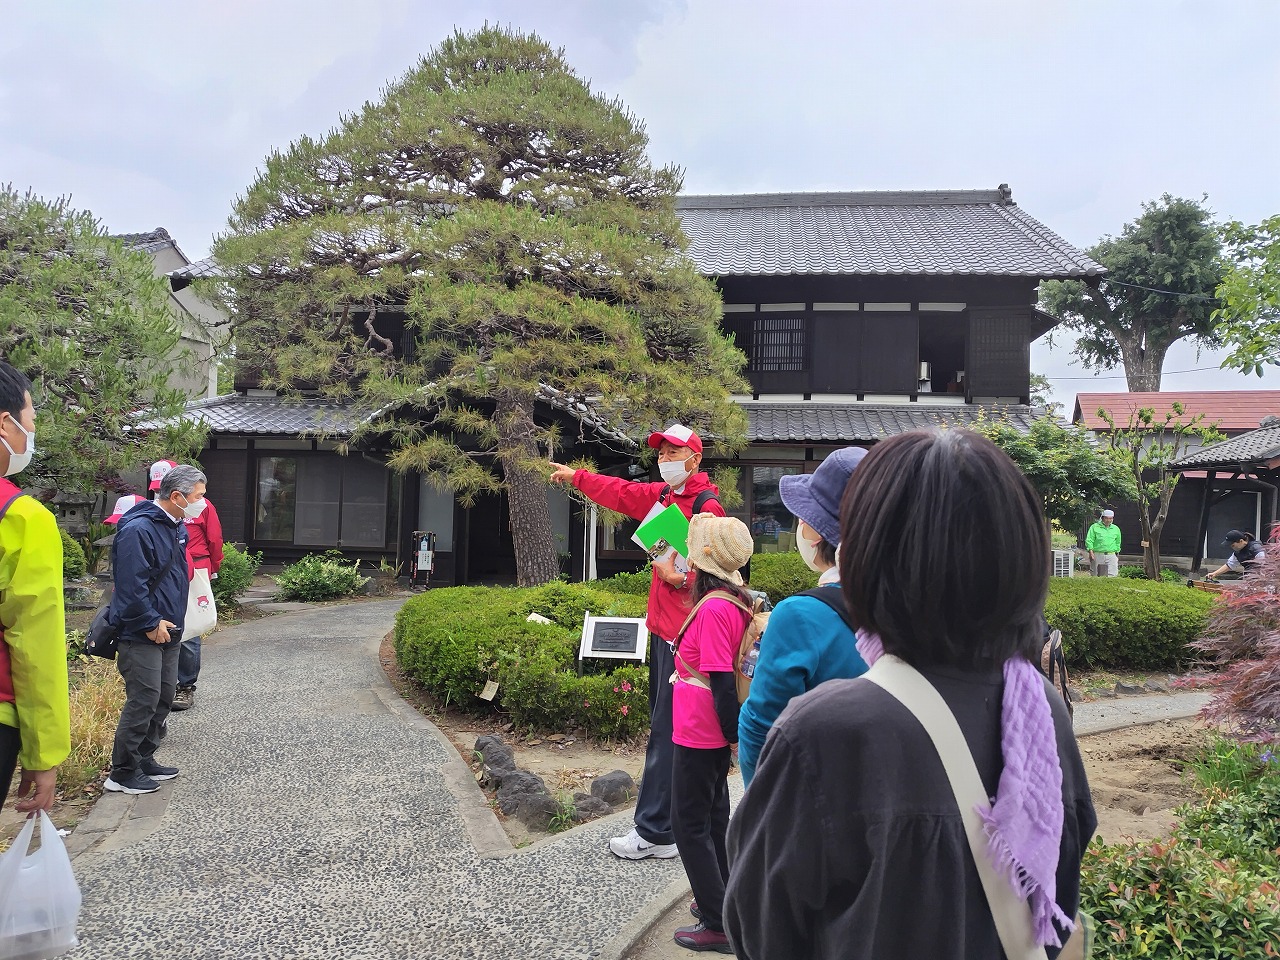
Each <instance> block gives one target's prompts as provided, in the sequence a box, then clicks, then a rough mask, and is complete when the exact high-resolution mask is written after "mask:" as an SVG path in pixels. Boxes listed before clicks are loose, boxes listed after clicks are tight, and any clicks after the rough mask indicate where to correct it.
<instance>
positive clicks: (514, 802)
mask: <svg viewBox="0 0 1280 960" xmlns="http://www.w3.org/2000/svg"><path fill="white" fill-rule="evenodd" d="M537 796H545V797H547V798H548V799H551V792H550V791H549V790H547V785H546V784H545V783H543V782H542V778H541V777H539V776H537V775H535V774H532V773H530V772H529V771H527V770H517V771H515V772H514V773H510V774H506V775H504V776H503V778H502V785H501V786H499V787H498V809H499V810H501V811H502V812H503V813H504V814H506V815H507V816H511V815H512V814H514V813H515V812H516V811H517V810H519V809H520V807H521V805H522V804H524V803H525V802H526V801H528V800H529V799H530V798H531V797H537ZM552 802H553V803H554V801H552Z"/></svg>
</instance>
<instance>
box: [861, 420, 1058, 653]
mask: <svg viewBox="0 0 1280 960" xmlns="http://www.w3.org/2000/svg"><path fill="white" fill-rule="evenodd" d="M840 543H841V549H840V582H841V588H842V589H843V591H844V596H845V601H846V602H847V603H848V606H849V611H850V613H851V614H852V616H853V620H854V622H855V623H857V624H858V625H859V626H860V627H862V628H865V629H867V630H871V631H874V632H875V633H877V634H879V635H880V639H881V640H882V641H883V643H884V649H885V652H886V653H892V654H895V655H897V656H899V657H901V658H902V659H903V660H906V661H907V662H908V663H910V664H912V665H913V666H916V667H930V666H951V667H961V668H966V669H981V668H984V667H992V666H997V665H1000V664H1003V663H1004V662H1005V661H1006V660H1008V659H1010V658H1011V657H1013V656H1015V655H1017V654H1022V655H1023V656H1026V657H1028V658H1029V659H1035V658H1036V657H1038V655H1039V649H1040V646H1041V644H1042V642H1043V632H1044V625H1043V621H1042V619H1041V618H1042V613H1043V610H1044V601H1045V594H1046V593H1047V591H1048V589H1049V569H1050V562H1049V547H1050V544H1049V530H1048V525H1047V524H1046V522H1045V520H1044V516H1043V514H1042V512H1041V505H1040V498H1039V496H1037V494H1036V492H1035V489H1034V488H1033V487H1032V486H1031V484H1030V483H1029V482H1028V481H1027V479H1026V477H1024V476H1023V475H1022V472H1021V471H1020V470H1019V469H1018V468H1017V466H1015V465H1014V463H1013V461H1012V460H1010V459H1009V457H1008V456H1006V455H1005V454H1004V453H1003V452H1002V451H1001V450H1000V449H998V448H997V447H996V446H995V444H993V443H992V442H991V441H990V440H987V439H986V438H985V437H982V436H979V435H978V434H976V433H972V432H970V431H968V430H950V429H949V430H920V431H912V432H910V433H903V434H899V435H898V436H896V437H892V438H890V439H888V440H884V441H881V442H880V443H877V444H876V445H875V446H874V447H873V448H872V449H871V452H870V453H869V454H868V455H867V457H866V459H865V460H863V461H862V463H861V464H860V465H859V467H858V469H857V470H855V471H854V473H853V476H852V478H851V479H850V481H849V485H848V486H847V487H846V488H845V492H844V498H843V500H842V501H841V504H840Z"/></svg>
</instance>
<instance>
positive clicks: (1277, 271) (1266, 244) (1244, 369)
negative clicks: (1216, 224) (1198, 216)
mask: <svg viewBox="0 0 1280 960" xmlns="http://www.w3.org/2000/svg"><path fill="white" fill-rule="evenodd" d="M1223 240H1224V243H1225V246H1226V253H1227V262H1228V267H1227V272H1226V275H1225V276H1224V277H1223V278H1222V284H1221V285H1220V286H1219V287H1218V299H1219V300H1220V301H1221V306H1220V307H1219V308H1218V310H1216V311H1215V312H1214V316H1215V318H1216V319H1217V320H1218V321H1219V323H1220V326H1221V331H1222V339H1223V342H1224V343H1225V344H1226V345H1227V347H1229V348H1230V350H1231V352H1230V353H1229V354H1228V355H1227V359H1226V360H1224V361H1223V362H1222V365H1223V366H1224V367H1226V368H1228V369H1232V370H1239V371H1240V372H1241V373H1256V374H1257V375H1258V376H1262V371H1263V369H1264V368H1266V367H1269V366H1272V367H1274V366H1280V216H1275V217H1271V218H1270V219H1268V220H1263V221H1262V222H1261V223H1259V224H1257V225H1255V226H1245V225H1244V224H1243V223H1240V222H1239V221H1233V222H1231V223H1229V224H1227V225H1226V226H1225V227H1224V228H1223Z"/></svg>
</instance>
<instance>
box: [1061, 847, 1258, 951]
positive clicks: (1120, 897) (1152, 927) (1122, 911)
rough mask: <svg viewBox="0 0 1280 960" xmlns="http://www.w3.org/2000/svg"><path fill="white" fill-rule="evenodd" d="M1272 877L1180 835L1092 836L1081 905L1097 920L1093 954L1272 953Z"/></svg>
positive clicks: (1085, 861)
mask: <svg viewBox="0 0 1280 960" xmlns="http://www.w3.org/2000/svg"><path fill="white" fill-rule="evenodd" d="M1275 879H1276V878H1275V874H1271V875H1270V876H1267V875H1265V874H1263V873H1262V872H1260V871H1258V870H1256V869H1252V868H1250V867H1249V866H1247V865H1243V864H1241V863H1239V862H1233V861H1227V860H1223V859H1221V858H1219V857H1218V856H1217V855H1216V854H1215V853H1214V852H1212V851H1210V850H1208V849H1204V848H1201V847H1200V846H1198V845H1197V844H1196V843H1195V842H1193V841H1191V840H1189V839H1187V838H1186V837H1184V836H1182V835H1175V837H1174V838H1173V839H1171V840H1169V841H1165V842H1150V841H1129V842H1126V843H1119V844H1113V845H1110V846H1108V845H1105V844H1097V843H1095V844H1093V845H1091V846H1090V847H1089V850H1088V852H1087V853H1086V855H1085V860H1084V863H1083V864H1082V869H1081V873H1080V906H1081V908H1082V909H1084V910H1086V911H1087V912H1088V913H1089V914H1090V915H1091V916H1092V917H1093V919H1094V922H1095V923H1096V924H1097V927H1098V943H1097V945H1096V947H1095V949H1094V952H1095V954H1097V955H1100V956H1105V957H1108V958H1111V960H1128V958H1130V957H1147V958H1157V960H1174V958H1179V960H1181V958H1184V957H1197V958H1201V957H1264V956H1273V957H1274V956H1277V954H1276V952H1275V944H1276V943H1278V942H1280V896H1278V895H1277V888H1276V885H1275Z"/></svg>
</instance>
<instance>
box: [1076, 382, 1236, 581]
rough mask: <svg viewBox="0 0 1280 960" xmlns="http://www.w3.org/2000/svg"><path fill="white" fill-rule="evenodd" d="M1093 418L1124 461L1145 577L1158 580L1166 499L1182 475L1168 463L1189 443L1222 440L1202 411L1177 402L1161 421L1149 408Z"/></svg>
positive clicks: (1102, 413) (1166, 507)
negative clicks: (1118, 417) (1121, 418)
mask: <svg viewBox="0 0 1280 960" xmlns="http://www.w3.org/2000/svg"><path fill="white" fill-rule="evenodd" d="M1098 416H1099V417H1101V418H1102V419H1103V420H1104V421H1106V424H1107V431H1106V432H1105V433H1104V434H1103V437H1104V439H1105V440H1106V443H1107V446H1108V448H1109V449H1110V450H1111V451H1112V452H1113V453H1114V454H1116V455H1117V456H1119V457H1120V458H1121V459H1122V460H1123V461H1124V463H1125V464H1126V466H1127V468H1128V471H1129V475H1130V476H1131V477H1132V478H1133V484H1134V487H1135V488H1136V491H1137V497H1136V499H1137V503H1138V520H1139V522H1140V523H1141V525H1142V544H1143V546H1142V564H1143V569H1144V570H1145V571H1146V574H1147V578H1148V579H1150V580H1159V579H1160V533H1161V531H1163V530H1164V524H1165V520H1167V519H1168V517H1169V502H1170V501H1171V500H1172V499H1173V491H1174V489H1175V488H1176V487H1177V485H1178V481H1179V480H1180V479H1181V478H1182V475H1181V474H1179V473H1175V472H1173V471H1171V470H1170V469H1169V464H1171V463H1173V461H1175V460H1177V459H1178V458H1179V457H1181V456H1182V455H1184V454H1185V453H1187V452H1188V451H1190V450H1191V449H1192V447H1193V446H1195V447H1199V446H1207V445H1208V444H1210V443H1217V442H1218V441H1219V440H1224V439H1226V435H1225V434H1222V433H1219V432H1218V430H1217V429H1216V425H1215V424H1207V423H1205V421H1204V414H1203V413H1197V414H1196V415H1195V416H1193V417H1188V416H1187V415H1186V409H1185V408H1184V407H1183V405H1182V404H1180V403H1173V404H1172V405H1171V407H1170V410H1169V412H1168V413H1166V414H1165V415H1164V418H1163V419H1160V418H1159V417H1157V416H1156V413H1155V411H1154V410H1152V409H1151V408H1150V407H1143V408H1142V409H1140V410H1137V411H1135V412H1134V413H1133V414H1131V415H1130V417H1129V420H1128V422H1127V423H1125V424H1123V425H1118V424H1117V423H1116V421H1115V420H1114V419H1113V418H1112V416H1111V414H1110V413H1109V412H1107V411H1106V410H1103V409H1099V410H1098Z"/></svg>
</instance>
